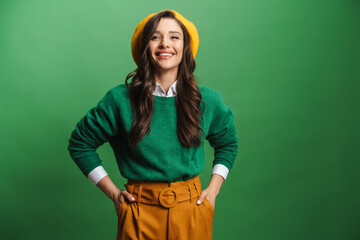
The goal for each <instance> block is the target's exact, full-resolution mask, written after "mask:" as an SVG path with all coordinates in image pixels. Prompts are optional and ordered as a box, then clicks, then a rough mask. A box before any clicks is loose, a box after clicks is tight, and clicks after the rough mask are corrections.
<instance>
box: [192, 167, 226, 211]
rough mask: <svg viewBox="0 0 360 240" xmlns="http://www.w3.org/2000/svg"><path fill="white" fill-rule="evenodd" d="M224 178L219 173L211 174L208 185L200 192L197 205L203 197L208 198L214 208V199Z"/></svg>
mask: <svg viewBox="0 0 360 240" xmlns="http://www.w3.org/2000/svg"><path fill="white" fill-rule="evenodd" d="M224 180H225V179H224V178H223V177H222V176H221V175H219V174H216V173H213V174H211V179H210V183H209V186H208V187H207V188H206V189H204V190H202V191H201V194H200V196H199V198H198V200H197V202H196V203H197V204H198V205H199V204H201V203H202V201H204V199H205V198H207V200H209V202H210V203H211V205H212V206H213V207H214V209H215V199H216V196H217V195H218V194H219V192H220V188H221V185H222V184H223V182H224Z"/></svg>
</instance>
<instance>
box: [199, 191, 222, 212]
mask: <svg viewBox="0 0 360 240" xmlns="http://www.w3.org/2000/svg"><path fill="white" fill-rule="evenodd" d="M216 195H217V194H216V192H215V191H211V189H208V188H206V189H204V190H202V192H201V194H200V197H199V198H198V201H197V202H196V203H197V204H198V205H199V204H201V203H202V201H204V199H205V198H207V200H209V202H210V203H211V205H212V206H213V208H214V209H215V199H216Z"/></svg>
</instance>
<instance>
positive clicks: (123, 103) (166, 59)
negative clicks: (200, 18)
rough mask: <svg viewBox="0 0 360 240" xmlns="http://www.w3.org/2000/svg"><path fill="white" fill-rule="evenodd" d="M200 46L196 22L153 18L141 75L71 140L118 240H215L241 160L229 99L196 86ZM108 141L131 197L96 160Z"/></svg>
mask: <svg viewBox="0 0 360 240" xmlns="http://www.w3.org/2000/svg"><path fill="white" fill-rule="evenodd" d="M198 44H199V38H198V32H197V30H196V28H195V25H194V24H193V23H192V22H190V21H188V20H187V19H185V18H184V17H183V16H182V15H180V14H179V13H178V12H176V11H173V10H164V11H161V12H159V13H153V14H150V15H149V16H147V17H146V18H144V19H143V20H142V21H141V22H140V23H139V24H138V26H137V28H136V29H135V32H134V34H133V38H132V42H131V47H132V54H133V58H134V61H135V63H136V64H137V66H138V68H137V69H135V70H134V71H132V72H131V73H129V74H128V76H127V77H126V80H125V84H120V85H118V86H116V87H114V88H112V89H110V90H109V91H108V92H107V93H106V95H105V96H104V97H103V98H102V99H101V100H100V102H99V103H98V104H97V106H95V107H93V108H92V109H90V110H89V111H88V112H87V114H86V115H85V116H84V117H83V118H82V119H81V120H80V121H79V122H78V123H77V124H76V128H75V130H74V131H73V132H72V134H71V138H70V140H69V146H68V149H69V152H70V155H71V157H72V158H73V159H74V161H75V163H76V164H77V165H78V167H79V168H80V169H81V170H82V172H83V173H84V175H85V176H87V177H88V178H89V179H90V180H91V181H92V182H93V183H94V184H95V185H96V186H97V187H99V188H100V189H101V190H102V191H103V192H104V193H105V194H106V195H107V196H108V197H109V198H110V199H111V200H112V202H113V204H114V207H115V211H116V214H117V216H118V229H117V230H118V232H117V239H180V240H185V239H204V240H206V239H212V223H213V217H214V213H215V208H214V207H215V199H216V196H217V195H218V193H219V191H220V188H221V185H222V183H223V182H224V181H225V180H226V177H227V175H228V173H229V171H230V169H231V168H232V166H233V163H234V160H235V158H236V155H237V151H238V145H237V139H238V137H237V135H236V130H235V125H234V122H233V112H232V110H231V109H230V107H228V106H227V105H225V103H224V102H223V100H222V97H221V95H220V93H219V92H218V91H216V90H214V89H211V88H209V87H205V86H198V84H197V83H196V79H195V77H194V75H193V72H194V70H195V56H196V53H197V49H198ZM130 78H131V79H132V81H131V83H128V80H129V79H130ZM150 130H151V131H150ZM205 139H207V140H208V141H209V143H210V145H211V146H212V147H213V148H214V150H215V154H214V159H213V171H212V175H211V180H210V184H209V185H208V186H207V188H206V189H204V190H202V187H201V181H200V178H199V174H200V173H201V172H202V171H203V170H204V161H205V156H204V140H205ZM105 142H109V143H110V145H111V147H112V148H113V150H114V154H115V156H116V161H117V164H118V167H119V170H120V173H121V175H122V176H123V177H124V178H126V179H127V184H125V188H126V189H124V190H120V189H119V188H118V187H117V186H116V185H115V184H114V183H113V182H112V180H111V179H110V177H109V176H108V174H107V172H106V171H105V169H104V167H103V166H102V164H101V160H100V158H99V156H98V154H97V153H96V149H97V148H98V147H99V146H101V145H102V144H104V143H105Z"/></svg>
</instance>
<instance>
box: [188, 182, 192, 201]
mask: <svg viewBox="0 0 360 240" xmlns="http://www.w3.org/2000/svg"><path fill="white" fill-rule="evenodd" d="M187 186H188V188H189V191H190V204H191V203H192V196H191V185H190V183H189V184H188V185H187Z"/></svg>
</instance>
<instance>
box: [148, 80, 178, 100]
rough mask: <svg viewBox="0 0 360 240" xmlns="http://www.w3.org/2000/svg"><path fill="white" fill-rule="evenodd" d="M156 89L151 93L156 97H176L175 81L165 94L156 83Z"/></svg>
mask: <svg viewBox="0 0 360 240" xmlns="http://www.w3.org/2000/svg"><path fill="white" fill-rule="evenodd" d="M155 83H156V88H155V90H154V92H153V95H156V96H160V97H172V96H175V95H176V83H177V80H176V81H175V82H174V83H173V84H172V85H171V86H170V88H169V91H168V92H167V94H166V92H165V90H164V89H163V88H162V86H161V85H160V84H159V83H158V82H156V81H155Z"/></svg>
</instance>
